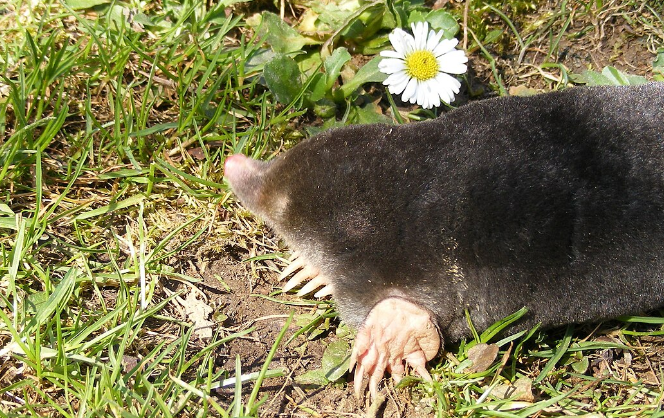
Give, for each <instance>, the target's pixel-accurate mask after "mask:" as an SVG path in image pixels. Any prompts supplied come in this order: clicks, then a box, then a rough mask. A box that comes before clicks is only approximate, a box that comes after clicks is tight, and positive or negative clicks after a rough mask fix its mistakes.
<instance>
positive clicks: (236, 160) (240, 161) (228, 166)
mask: <svg viewBox="0 0 664 418" xmlns="http://www.w3.org/2000/svg"><path fill="white" fill-rule="evenodd" d="M246 160H248V158H247V157H245V156H244V155H242V154H234V155H231V156H230V157H228V158H226V162H225V163H224V175H225V176H227V177H228V175H229V173H230V175H231V176H232V173H233V172H236V171H237V170H240V169H241V167H243V166H245V165H246Z"/></svg>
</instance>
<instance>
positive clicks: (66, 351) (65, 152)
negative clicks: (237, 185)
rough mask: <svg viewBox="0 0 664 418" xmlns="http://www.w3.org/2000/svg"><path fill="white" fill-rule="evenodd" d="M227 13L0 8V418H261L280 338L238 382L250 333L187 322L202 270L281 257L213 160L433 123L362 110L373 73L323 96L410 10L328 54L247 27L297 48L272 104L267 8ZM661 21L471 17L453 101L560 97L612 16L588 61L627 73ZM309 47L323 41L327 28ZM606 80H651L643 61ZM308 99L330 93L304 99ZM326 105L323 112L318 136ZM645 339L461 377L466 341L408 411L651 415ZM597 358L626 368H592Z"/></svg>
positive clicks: (217, 7)
mask: <svg viewBox="0 0 664 418" xmlns="http://www.w3.org/2000/svg"><path fill="white" fill-rule="evenodd" d="M232 3H233V2H231V1H227V2H217V3H212V2H191V1H181V2H177V1H176V2H174V1H160V2H139V1H134V0H132V1H128V2H125V3H119V2H118V3H116V2H109V1H103V0H100V1H92V0H90V1H88V0H76V1H75V0H71V1H63V2H57V1H46V2H24V1H20V0H8V1H7V0H6V1H4V2H2V3H0V12H1V13H0V30H2V33H3V35H2V37H3V42H2V43H0V138H1V140H0V190H2V197H1V198H0V257H1V259H2V263H1V264H0V358H1V359H2V361H0V415H1V416H11V417H17V416H58V417H59V416H64V417H75V416H125V417H131V416H142V417H143V416H144V417H148V416H208V415H210V416H259V415H261V416H272V415H274V414H275V413H276V412H275V411H274V410H272V409H270V407H268V404H266V403H265V400H266V398H265V396H266V395H265V393H269V394H274V391H272V392H271V389H269V388H266V387H265V385H264V383H265V382H266V381H268V380H270V379H271V378H272V377H275V376H281V375H283V374H284V370H282V368H281V367H278V366H276V365H272V363H271V359H272V358H273V357H274V356H275V355H276V354H275V353H277V351H278V350H279V349H280V347H282V346H283V345H285V343H282V338H284V336H285V333H286V331H287V330H288V325H289V321H286V322H285V323H283V324H281V325H283V326H281V325H280V326H279V327H278V330H279V329H280V330H282V331H281V332H278V330H277V332H275V333H274V334H272V335H271V340H270V341H269V342H268V343H269V347H270V352H269V353H266V355H265V357H263V358H262V360H261V361H262V363H261V365H260V367H259V368H258V371H257V372H256V373H254V374H252V373H249V372H248V370H250V369H251V368H250V367H246V366H245V365H244V364H245V361H246V359H245V358H243V356H242V353H240V354H239V355H238V356H236V357H234V358H233V359H232V360H233V361H232V366H230V367H220V365H219V364H218V363H217V361H216V358H217V357H218V356H219V353H220V352H221V351H224V350H227V349H228V347H231V346H232V345H233V344H235V343H239V342H240V341H243V340H245V339H247V338H249V336H250V335H251V334H252V333H253V332H254V331H255V327H253V326H242V325H241V324H240V325H237V326H224V320H223V319H218V320H217V322H213V324H212V325H209V324H208V325H205V326H203V325H201V324H204V322H200V321H202V319H201V318H197V317H195V316H193V315H188V314H185V313H184V312H185V308H186V307H187V306H188V304H191V303H193V302H191V301H189V302H187V299H185V298H186V295H188V294H189V293H191V292H192V291H193V289H194V287H196V286H199V287H200V282H201V274H198V273H200V271H201V268H202V267H201V266H202V265H204V264H205V262H207V261H209V260H212V259H214V258H218V257H227V256H228V253H229V252H238V251H239V252H240V253H241V254H242V256H241V257H240V258H242V259H245V260H248V261H246V262H245V264H246V265H247V266H248V267H247V272H248V276H249V277H250V280H258V279H259V278H262V277H264V276H265V272H266V271H267V270H269V269H272V270H274V269H276V268H277V267H278V266H277V265H276V264H274V262H272V261H271V260H274V259H275V258H276V257H277V256H278V255H280V254H281V253H282V252H283V251H284V249H283V248H282V247H280V244H279V243H278V242H277V241H275V240H274V238H273V237H272V236H271V235H270V233H269V231H268V230H267V229H266V228H265V227H264V225H262V224H261V223H260V222H258V221H257V220H255V219H254V218H252V217H251V216H249V215H248V214H247V213H246V212H245V211H244V210H242V209H241V208H240V207H238V206H237V204H236V203H235V202H234V200H233V198H232V196H231V194H230V193H229V191H228V188H227V187H226V185H225V184H224V180H223V173H222V165H223V160H224V158H225V156H227V155H229V154H231V153H237V152H243V153H245V154H248V155H251V156H254V157H260V158H264V159H265V158H270V157H271V156H273V155H275V154H276V153H278V152H280V151H282V150H283V149H284V148H288V147H290V146H292V145H293V144H294V143H296V142H297V141H299V140H301V139H302V138H303V137H304V136H305V135H304V134H303V133H302V132H303V131H304V130H305V129H315V128H316V127H315V126H313V125H321V124H323V125H324V126H333V125H335V124H339V123H340V122H339V121H343V122H344V123H355V122H362V121H375V120H384V119H391V118H394V119H396V120H399V121H400V120H402V119H421V118H425V117H430V116H433V113H431V112H428V113H427V112H422V111H418V110H417V109H414V110H413V109H409V108H406V107H404V106H403V105H402V104H401V103H395V101H394V100H393V99H392V98H390V100H389V101H386V100H384V101H383V102H381V103H380V104H378V105H376V102H377V100H376V97H380V96H381V95H383V94H384V93H383V90H382V89H381V88H380V87H378V86H377V85H376V84H374V83H375V81H376V80H375V79H374V77H375V74H362V73H359V72H355V73H354V74H355V76H356V77H365V78H363V79H362V80H363V82H362V83H359V82H357V81H356V83H357V86H355V85H353V89H350V88H348V87H347V88H345V89H342V88H340V87H339V85H338V81H337V80H338V79H339V78H341V79H342V80H343V79H346V80H352V79H353V74H352V72H353V71H357V70H356V69H353V65H355V64H354V63H353V62H351V61H347V58H346V57H348V60H350V57H351V55H354V56H359V54H357V52H355V51H364V52H367V53H369V52H370V51H373V50H378V49H380V48H381V47H382V46H383V45H385V42H386V34H387V33H388V32H389V28H390V25H392V26H394V25H395V24H396V23H395V22H396V21H394V22H393V21H390V18H391V17H390V16H397V17H398V18H397V19H396V20H400V19H402V17H404V16H405V17H407V16H408V13H422V11H421V10H415V9H407V8H406V6H405V5H404V3H403V2H396V1H395V2H388V4H386V5H383V4H382V3H376V4H375V5H371V6H366V5H365V6H363V7H365V8H364V9H362V10H361V13H360V12H359V11H358V10H355V11H354V12H352V13H349V14H347V15H343V16H340V17H338V16H337V15H335V14H333V13H332V12H333V10H327V9H326V10H325V12H326V13H329V15H325V16H327V17H329V18H330V19H333V18H338V20H337V21H334V22H340V23H339V25H340V26H339V27H343V28H344V29H345V30H350V29H353V30H356V31H359V32H357V33H359V35H358V37H357V38H356V39H359V41H357V42H356V43H355V44H353V42H354V41H352V39H351V37H350V36H347V35H348V33H345V32H344V31H341V30H336V31H334V32H333V33H332V34H333V36H334V38H333V40H334V42H331V41H330V42H325V43H323V41H322V40H321V39H314V38H306V39H301V38H298V36H300V35H299V34H297V33H292V32H289V30H292V27H293V26H295V22H294V21H293V20H287V22H290V25H285V24H283V23H280V22H281V21H280V20H275V21H271V20H269V18H268V17H265V16H267V15H264V22H263V24H264V25H267V24H268V22H273V23H270V24H274V25H275V26H274V27H271V33H277V32H278V31H282V32H278V33H284V34H286V35H284V36H287V38H286V39H293V40H295V41H296V42H303V44H302V45H301V48H303V50H304V51H305V53H304V54H300V55H297V54H294V53H293V52H296V51H290V50H287V52H286V54H287V55H288V59H283V60H282V61H280V62H281V63H283V64H284V65H292V63H291V61H292V62H294V63H296V64H297V65H298V66H299V67H298V68H300V69H302V70H301V71H302V72H301V78H302V80H301V81H302V83H301V84H299V85H297V86H296V87H297V88H296V89H294V90H288V89H284V85H283V83H282V84H280V83H281V81H279V78H278V76H279V74H276V76H277V77H276V78H275V79H274V81H273V83H275V84H272V85H271V86H266V81H265V78H264V77H263V74H264V68H265V67H266V65H267V64H266V63H268V62H271V61H270V59H272V58H274V57H273V55H271V54H272V52H271V51H273V50H274V49H278V48H282V47H283V48H289V46H288V43H286V45H285V46H284V45H282V44H281V43H280V42H282V41H283V40H280V38H273V39H272V40H271V42H272V45H270V46H271V47H272V48H266V47H265V46H264V45H263V44H261V43H260V42H258V41H257V39H256V33H257V31H260V26H256V24H255V20H256V16H255V15H254V12H256V11H259V10H261V8H264V7H271V6H266V5H258V4H256V5H254V4H252V3H238V4H235V5H231V4H232ZM452 6H453V7H450V9H449V13H450V14H451V15H452V16H453V17H454V18H456V19H457V20H458V21H460V22H461V23H463V22H464V18H463V5H452ZM661 6H662V5H661V3H660V2H657V1H653V2H645V3H643V5H641V3H638V2H631V1H627V0H620V1H619V0H615V1H606V2H595V1H593V2H585V3H584V2H560V4H559V5H557V6H555V7H554V8H551V9H545V10H542V11H539V12H538V11H537V8H536V7H534V5H533V4H530V3H528V2H523V1H510V2H502V3H501V2H490V4H489V5H485V4H484V3H482V2H479V1H469V2H468V11H469V15H468V19H467V22H466V23H468V25H467V29H468V33H469V35H468V39H467V44H468V50H469V51H470V52H471V54H472V61H471V65H472V67H473V69H474V74H473V75H472V76H468V78H467V79H466V80H465V81H466V85H467V87H468V89H469V92H470V93H472V94H477V95H482V94H484V95H492V94H496V93H495V92H498V93H501V94H504V93H506V92H508V91H509V90H510V88H514V87H517V86H522V87H526V88H531V89H541V90H548V89H556V88H561V87H564V86H566V85H567V84H568V82H569V81H570V75H571V74H573V73H575V72H581V70H582V69H583V68H580V67H579V68H568V67H567V66H566V65H565V64H563V63H561V62H559V59H558V58H559V57H561V55H562V54H563V53H565V51H566V50H567V49H570V48H572V49H573V47H574V45H575V42H578V44H579V45H580V47H579V48H577V49H576V50H575V51H576V53H577V54H582V53H585V52H588V51H590V50H591V48H593V47H597V46H598V45H600V46H601V45H602V43H601V41H602V40H605V38H602V36H601V35H602V33H608V32H609V30H610V25H611V22H612V21H613V20H612V19H614V20H615V19H621V22H627V24H629V25H630V28H631V30H632V33H633V35H625V34H624V33H621V34H618V35H617V36H618V37H619V39H620V40H621V42H622V43H621V44H620V45H621V46H619V47H616V48H617V49H616V48H614V49H611V48H613V47H610V48H609V49H610V50H611V51H610V53H607V54H605V55H601V56H599V59H602V60H604V61H603V62H604V63H605V64H607V65H608V64H612V65H616V63H620V62H622V61H621V58H620V57H622V56H623V54H624V53H625V52H626V51H627V50H628V49H630V45H632V46H633V45H634V44H633V43H634V42H637V41H638V42H641V47H640V48H641V49H642V50H644V51H650V52H651V53H654V54H657V53H659V54H664V52H662V44H663V42H664V33H663V32H662V30H663V27H664V24H663V21H662V16H663V13H662V7H661ZM311 7H318V10H320V9H321V7H322V6H321V5H320V4H317V3H316V2H313V1H312V2H310V3H307V4H305V5H303V6H297V7H294V8H293V9H292V10H294V11H295V12H296V13H297V14H299V13H302V12H303V11H306V10H307V9H309V8H311ZM409 7H411V6H409ZM285 9H286V10H288V7H286V8H285ZM273 11H274V12H278V10H277V9H275V10H273ZM335 12H336V11H335ZM274 22H276V23H274ZM376 22H382V23H380V24H379V23H376ZM385 22H387V23H385ZM390 22H391V23H390ZM593 22H595V23H596V25H595V24H593ZM380 25H387V26H380ZM462 26H463V25H462ZM600 29H601V30H600ZM315 30H316V31H317V34H318V35H320V36H329V35H330V32H326V30H327V29H325V28H324V27H322V26H321V27H316V28H315ZM497 31H500V32H501V33H500V34H499V33H498V32H497ZM326 33H327V35H325V34H326ZM462 33H463V31H462V32H460V36H462ZM288 37H290V38H288ZM635 40H636V41H635ZM630 42H632V44H630ZM342 48H347V50H348V51H354V52H353V53H352V54H350V53H349V54H348V55H346V54H344V53H343V50H342ZM327 49H333V50H334V51H339V52H338V53H337V54H336V55H334V51H332V55H333V56H334V57H335V59H337V60H338V61H334V62H332V61H330V63H333V64H339V65H338V66H335V65H332V64H330V65H327V66H326V67H324V71H325V76H324V77H323V76H317V75H316V72H317V70H318V69H319V68H323V67H322V61H320V60H321V59H322V58H321V56H324V55H325V51H324V50H327ZM316 60H318V61H316ZM347 63H349V65H346V66H344V64H347ZM342 67H343V68H345V69H346V72H342V71H341V68H342ZM269 68H270V67H269V65H268V69H269ZM349 69H350V70H349ZM593 69H595V70H601V68H598V67H596V66H593ZM351 70H352V71H351ZM623 70H625V71H629V72H638V73H639V74H641V75H645V76H647V77H649V78H657V77H658V74H659V73H658V72H657V70H656V68H655V67H654V66H653V65H651V64H650V63H647V64H646V65H645V66H641V67H639V68H623ZM630 70H631V71H630ZM298 71H300V70H299V69H298ZM347 71H351V75H350V76H348V72H347ZM356 80H357V79H356ZM349 83H350V82H349ZM347 84H348V83H347ZM321 85H324V86H325V88H326V89H327V90H325V91H319V90H316V88H318V87H316V86H321ZM390 103H391V105H390ZM322 105H326V106H327V108H326V109H327V110H326V112H327V113H325V114H326V115H327V116H320V114H319V116H318V118H319V119H316V116H315V115H316V114H317V113H316V112H317V111H318V110H320V106H322ZM330 109H331V110H332V112H331V113H330V112H329V110H330ZM321 118H322V119H321ZM312 126H313V127H312ZM270 263H272V264H270ZM224 280H227V278H226V277H220V283H221V284H223V285H225V286H226V287H228V286H227V285H226V284H225V283H224ZM203 289H205V288H204V287H203ZM208 296H209V295H208ZM231 296H233V295H231ZM199 300H200V299H199ZM270 300H274V298H272V297H270ZM199 303H200V305H196V306H200V307H201V309H203V307H204V306H206V303H207V305H213V303H212V301H211V299H209V300H207V302H206V301H205V300H201V301H200V302H199ZM247 303H249V302H247ZM222 308H223V307H222ZM220 314H222V315H223V314H225V312H224V311H223V309H221V312H220ZM229 314H230V313H229ZM215 315H218V314H215ZM317 315H318V316H314V318H313V319H311V320H308V321H305V322H306V325H303V331H302V334H304V335H309V336H310V337H311V338H312V339H314V338H318V339H320V338H326V336H329V334H330V333H331V332H332V331H330V330H331V329H333V328H334V326H333V325H330V321H329V319H330V316H331V314H330V312H329V311H327V310H323V312H322V313H319V314H317ZM213 317H214V315H213ZM208 319H209V318H208ZM644 324H645V325H644ZM316 328H318V329H319V331H318V332H316ZM204 329H208V330H211V331H212V332H211V333H210V334H209V336H208V337H201V335H202V334H200V332H201V331H202V330H204ZM661 329H662V320H661V318H658V317H652V318H636V317H634V318H627V319H625V321H623V322H619V323H618V325H617V328H615V330H614V331H611V332H608V333H607V335H610V336H611V338H610V341H603V342H602V341H599V342H598V341H597V340H595V339H594V338H593V337H591V336H593V335H594V333H593V332H591V333H589V334H582V333H579V332H578V331H577V332H574V333H572V332H571V330H570V331H569V332H566V333H565V334H564V335H562V336H556V335H555V334H554V335H549V334H545V333H542V332H541V331H534V332H532V333H530V334H528V335H522V336H520V337H519V338H516V339H506V340H502V341H498V342H497V345H498V346H499V348H500V350H501V351H500V354H499V357H498V360H496V361H495V362H494V366H492V367H491V368H490V369H489V370H487V371H484V372H478V373H474V374H469V373H468V372H467V371H464V368H463V366H464V361H465V359H466V356H467V350H468V348H469V347H470V346H471V345H473V343H469V344H461V345H460V346H458V347H456V348H452V351H451V352H450V353H448V355H447V357H446V358H444V359H443V360H442V362H441V363H440V364H438V365H435V366H434V375H435V376H436V378H437V379H436V382H435V383H434V384H423V385H416V386H414V387H413V389H412V392H413V393H412V395H413V397H414V399H416V400H422V401H423V402H424V404H426V405H428V406H427V408H430V412H431V414H432V415H437V416H450V415H453V416H457V415H464V416H470V415H475V416H504V417H506V416H510V417H511V416H533V415H556V414H562V413H565V414H583V413H594V414H604V415H605V416H633V415H636V414H642V415H649V416H664V413H663V412H662V407H661V403H662V396H663V395H662V394H663V393H664V389H663V383H662V382H664V373H663V372H662V370H661V364H662V363H661V355H660V357H659V359H660V360H658V361H659V363H658V364H659V365H660V366H659V367H660V368H659V369H657V368H656V367H655V368H651V369H652V370H646V369H643V370H641V369H638V370H637V368H636V365H639V367H640V366H641V365H644V364H648V362H649V361H650V360H649V359H651V358H653V359H654V358H655V357H656V356H657V354H656V353H657V347H661V345H662V339H661V334H662V331H661ZM312 330H313V331H312ZM304 335H303V336H299V337H297V338H296V339H295V341H300V340H302V339H304V338H305V336H304ZM584 335H586V336H587V340H586V339H584ZM478 339H479V340H481V336H478ZM292 344H297V343H295V342H293V343H291V345H292ZM609 354H611V355H614V356H616V357H619V358H620V360H621V361H623V363H620V365H616V364H614V363H609V362H608V361H607V360H606V359H605V358H604V357H602V356H603V355H604V356H605V357H606V356H608V355H609ZM628 357H629V359H630V360H629V361H628V360H627V358H628ZM501 358H502V360H501ZM602 359H604V361H605V362H606V363H607V366H601V364H602ZM595 360H597V361H595ZM653 361H654V360H653ZM593 362H595V363H593ZM628 363H629V364H628ZM602 367H604V369H602ZM245 369H246V370H245ZM619 372H620V373H619ZM648 372H652V376H651V375H650V374H648ZM602 373H603V374H602ZM653 377H654V380H653ZM228 379H230V381H231V382H232V381H233V380H237V384H235V388H234V389H233V392H232V394H231V395H229V396H220V395H219V394H218V393H217V392H216V391H215V388H217V387H218V386H219V385H220V382H221V381H224V380H226V381H227V382H226V383H227V384H228ZM245 379H248V380H245ZM266 379H267V380H266ZM520 379H528V380H529V381H530V382H531V384H532V392H533V393H535V394H536V395H537V398H536V399H535V400H530V401H521V400H511V401H510V400H508V401H505V400H500V399H496V398H495V397H493V395H491V393H489V389H491V390H493V388H496V387H498V386H500V385H504V384H505V383H506V382H508V381H509V382H515V381H518V380H520ZM240 381H244V382H245V383H243V384H239V382H240ZM247 381H248V382H249V383H247ZM287 382H289V380H287ZM657 382H659V383H657ZM411 383H412V382H411ZM350 392H351V391H350V390H348V393H350ZM298 402H299V401H298ZM519 402H520V403H519ZM298 408H299V410H300V411H307V410H310V409H311V406H310V405H309V406H307V405H306V404H305V403H300V404H299V406H298ZM316 413H318V412H317V411H312V412H311V415H312V416H316Z"/></svg>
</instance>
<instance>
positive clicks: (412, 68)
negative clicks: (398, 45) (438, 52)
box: [405, 50, 438, 81]
mask: <svg viewBox="0 0 664 418" xmlns="http://www.w3.org/2000/svg"><path fill="white" fill-rule="evenodd" d="M405 61H406V73H408V75H409V76H410V77H411V78H415V79H417V80H419V81H424V80H428V79H430V78H434V77H435V76H436V74H438V61H437V60H436V57H435V56H434V55H433V53H432V52H431V51H426V50H424V51H415V52H412V53H410V54H408V56H406V58H405Z"/></svg>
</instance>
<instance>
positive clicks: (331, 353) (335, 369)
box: [321, 340, 351, 382]
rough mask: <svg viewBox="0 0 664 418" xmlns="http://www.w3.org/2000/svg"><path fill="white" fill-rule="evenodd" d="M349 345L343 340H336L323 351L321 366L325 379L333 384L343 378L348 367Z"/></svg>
mask: <svg viewBox="0 0 664 418" xmlns="http://www.w3.org/2000/svg"><path fill="white" fill-rule="evenodd" d="M350 354H351V353H350V344H348V342H346V341H345V340H337V341H334V342H332V343H330V345H328V346H327V348H326V349H325V353H323V360H322V362H321V366H322V368H323V373H324V374H325V377H326V378H327V380H329V381H330V382H335V381H337V380H339V379H341V378H342V377H343V375H345V374H346V372H347V371H348V366H349V365H350Z"/></svg>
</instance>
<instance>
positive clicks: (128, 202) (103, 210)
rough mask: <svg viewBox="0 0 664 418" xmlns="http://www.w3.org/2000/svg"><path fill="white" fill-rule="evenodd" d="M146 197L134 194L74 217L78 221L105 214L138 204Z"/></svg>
mask: <svg viewBox="0 0 664 418" xmlns="http://www.w3.org/2000/svg"><path fill="white" fill-rule="evenodd" d="M143 199H145V196H143V195H134V196H132V197H129V198H127V199H125V200H121V201H119V202H113V203H111V204H110V205H106V206H102V207H100V208H97V209H93V210H89V211H87V212H84V213H81V214H80V215H78V216H76V217H75V218H74V219H75V220H77V221H80V220H83V219H88V218H93V217H95V216H99V215H105V214H107V213H111V212H114V211H116V210H118V209H124V208H127V207H129V206H134V205H137V204H138V203H139V202H140V201H142V200H143Z"/></svg>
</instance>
